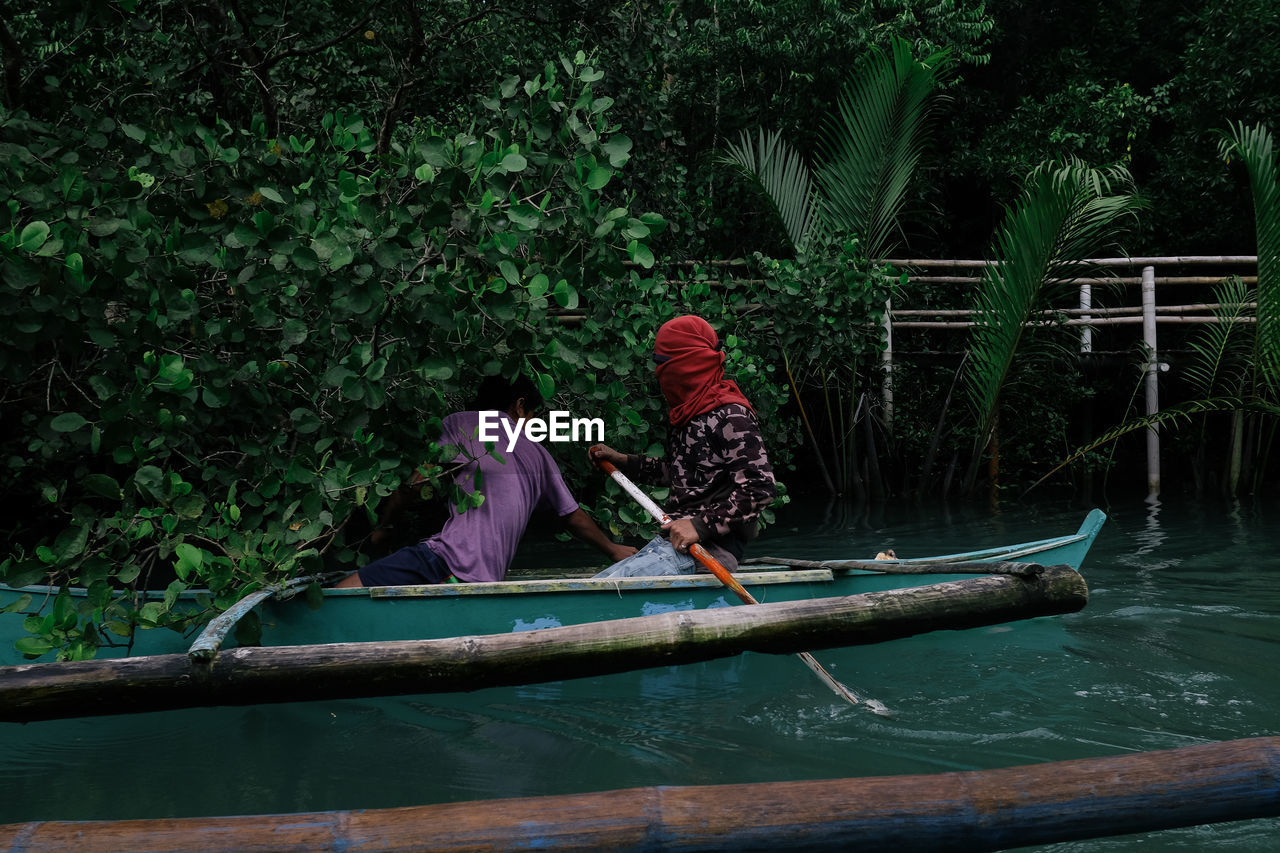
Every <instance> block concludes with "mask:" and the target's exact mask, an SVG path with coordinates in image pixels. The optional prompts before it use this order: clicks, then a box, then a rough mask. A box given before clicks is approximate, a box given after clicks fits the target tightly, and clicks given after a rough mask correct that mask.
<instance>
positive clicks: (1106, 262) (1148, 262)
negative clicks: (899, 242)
mask: <svg viewBox="0 0 1280 853" xmlns="http://www.w3.org/2000/svg"><path fill="white" fill-rule="evenodd" d="M1257 262H1258V256H1257V255H1169V256H1162V257H1145V256H1139V257H1135V258H1086V259H1084V260H1081V261H1078V262H1076V263H1078V264H1080V265H1081V266H1097V267H1144V266H1210V265H1214V264H1222V265H1224V266H1225V265H1235V264H1256V263H1257ZM885 263H888V264H893V266H895V267H897V268H898V269H902V268H903V267H924V268H926V269H983V268H985V267H988V266H995V265H997V264H996V262H993V261H982V260H951V259H945V258H890V259H889V260H887V261H885Z"/></svg>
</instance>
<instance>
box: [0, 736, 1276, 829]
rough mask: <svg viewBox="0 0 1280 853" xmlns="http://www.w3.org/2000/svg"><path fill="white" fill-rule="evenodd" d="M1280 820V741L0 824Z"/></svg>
mask: <svg viewBox="0 0 1280 853" xmlns="http://www.w3.org/2000/svg"><path fill="white" fill-rule="evenodd" d="M1276 815H1280V738H1277V737H1258V738H1250V739H1247V740H1236V741H1225V742H1221V743H1208V744H1200V745H1197V746H1188V747H1183V748H1181V749H1170V750H1162V751H1158V752H1144V753H1137V754H1129V755H1116V756H1108V757H1103V758H1085V759H1076V760H1073V761H1055V762H1047V763H1043V764H1033V765H1025V766H1021V767H1008V768H1001V769H996V770H977V771H960V772H951V773H937V774H931V775H917V776H879V777H869V778H863V779H824V780H814V781H808V780H807V781H799V782H772V783H757V784H737V785H706V786H696V787H650V788H632V789H629V790H618V791H603V792H597V793H587V794H567V795H559V796H545V797H525V798H519V799H507V800H482V801H475V802H462V803H441V804H438V805H428V806H411V807H407V808H395V809H360V810H353V811H339V812H312V813H303V814H288V815H260V816H238V817H207V818H177V819H172V818H171V819H159V820H122V821H32V822H28V823H15V824H9V825H8V826H0V845H3V846H4V847H6V848H7V849H11V850H23V851H26V853H49V851H62V850H73V849H74V850H81V851H97V850H132V851H137V853H159V851H186V850H200V851H203V853H219V851H267V850H271V851H308V853H309V852H310V851H315V850H335V851H336V850H342V851H348V850H362V851H409V850H414V851H416V850H422V849H427V848H429V849H431V850H435V851H464V850H466V851H477V850H512V849H517V848H519V849H524V848H536V849H539V850H619V851H629V850H635V851H640V850H643V851H693V850H743V851H746V850H759V851H766V850H767V851H774V850H803V851H827V850H830V851H846V850H855V851H858V853H913V851H928V853H978V851H993V850H1004V849H1008V848H1011V847H1021V846H1026V845H1032V844H1048V843H1057V842H1063V841H1078V840H1082V839H1089V838H1104V837H1107V836H1113V835H1121V834H1127V833H1135V832H1151V831H1154V830H1162V829H1171V828H1174V827H1182V826H1195V825H1200V824H1208V823H1219V822H1223V821H1234V820H1245V819H1250V818H1265V817H1274V816H1276Z"/></svg>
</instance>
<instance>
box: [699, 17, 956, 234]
mask: <svg viewBox="0 0 1280 853" xmlns="http://www.w3.org/2000/svg"><path fill="white" fill-rule="evenodd" d="M949 65H950V61H949V59H948V56H947V53H946V52H945V51H943V52H940V53H936V54H933V55H932V56H929V57H928V58H926V59H925V60H923V61H919V60H917V59H916V58H915V57H914V56H913V55H912V52H911V46H910V44H908V43H907V42H906V41H904V40H903V39H894V41H893V44H892V46H891V49H890V51H889V52H888V53H885V52H883V51H880V50H873V51H872V52H871V53H870V54H868V56H867V57H866V58H865V59H864V60H863V62H862V63H861V65H859V67H858V68H857V69H856V70H855V71H854V73H853V74H852V75H851V77H850V79H849V82H848V83H847V84H845V86H844V88H843V89H842V90H841V92H840V96H839V98H838V100H837V103H836V112H835V114H834V115H833V116H831V117H829V118H828V119H827V121H826V124H825V127H824V128H823V133H822V136H821V143H820V150H819V159H818V165H817V166H816V167H815V168H814V169H813V171H810V168H809V166H808V165H806V163H805V161H804V158H802V157H801V156H800V155H799V153H797V152H796V151H795V149H793V148H792V147H791V146H790V145H788V144H787V142H786V140H784V139H783V138H782V134H781V133H779V132H778V131H765V130H763V129H761V130H758V131H757V132H756V134H755V136H754V137H753V136H752V135H751V134H750V133H748V132H746V131H743V132H742V134H741V135H740V137H739V139H738V143H737V144H736V145H733V144H731V145H730V146H729V150H728V154H727V155H726V156H725V157H724V161H725V162H727V163H730V164H732V165H735V166H737V167H739V168H740V169H742V171H743V172H745V173H746V174H747V175H748V176H750V177H751V178H752V179H753V180H754V181H756V183H757V184H758V185H759V186H760V188H761V189H763V190H764V193H765V195H766V196H767V197H768V199H769V201H770V203H771V204H772V206H773V208H774V210H776V211H777V213H778V215H779V217H780V218H781V220H782V224H783V227H784V228H785V229H786V232H787V237H788V239H789V240H790V241H791V245H792V247H793V248H794V249H795V250H796V253H797V254H801V255H803V254H807V253H808V252H809V251H810V250H811V249H813V248H814V247H816V246H817V245H819V244H822V243H827V242H831V241H834V242H837V243H838V242H843V241H844V240H847V239H849V238H850V237H856V238H857V239H858V240H859V241H860V242H861V244H862V249H863V251H864V252H865V253H866V255H867V257H869V258H873V259H881V258H884V257H885V256H886V255H887V253H888V251H889V249H890V248H891V247H892V246H893V243H894V240H895V234H896V232H897V230H898V215H899V213H901V211H902V206H903V203H904V202H905V200H906V193H907V189H908V187H909V185H910V183H911V178H912V176H913V175H914V174H915V169H916V165H917V164H918V163H919V161H920V156H921V153H922V152H923V150H924V148H925V146H926V144H927V142H928V118H929V112H930V108H931V107H932V105H933V102H934V91H935V90H936V89H937V87H938V81H939V78H940V76H941V75H942V74H943V73H944V72H945V71H946V69H947V68H948V66H949Z"/></svg>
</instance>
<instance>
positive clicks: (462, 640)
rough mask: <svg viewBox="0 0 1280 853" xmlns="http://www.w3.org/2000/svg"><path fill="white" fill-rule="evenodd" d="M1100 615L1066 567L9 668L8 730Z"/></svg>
mask: <svg viewBox="0 0 1280 853" xmlns="http://www.w3.org/2000/svg"><path fill="white" fill-rule="evenodd" d="M1087 601H1088V588H1087V586H1086V585H1085V582H1084V579H1083V578H1082V577H1080V575H1079V574H1077V573H1076V572H1075V571H1073V570H1072V569H1070V568H1068V567H1066V566H1051V567H1048V568H1045V569H1044V571H1042V572H1039V573H1032V574H1024V575H1007V574H1006V575H999V576H988V577H976V578H966V579H963V580H958V581H950V582H945V583H937V584H930V585H926V586H919V587H911V588H906V589H896V590H890V591H885V592H873V593H864V594H862V595H851V596H837V597H832V598H819V599H814V600H809V601H792V602H778V603H773V604H760V605H756V606H753V607H734V608H728V607H725V608H716V609H710V610H692V611H681V612H673V613H661V614H656V615H652V616H641V617H635V618H630V619H618V620H613V621H607V622H594V623H588V624H585V625H571V626H566V627H561V628H545V629H541V630H535V631H526V632H519V633H509V634H492V635H485V636H472V637H452V638H448V639H440V640H410V641H396V642H374V643H335V644H328V645H310V646H282V647H276V648H236V649H231V650H230V651H223V652H222V653H221V654H219V655H218V656H217V658H215V659H213V660H212V661H211V662H205V661H199V662H197V661H193V660H192V659H191V658H190V657H189V656H188V655H185V654H170V655H153V656H147V657H134V658H117V659H106V660H90V661H71V662H63V663H36V664H23V665H19V666H8V667H0V721H4V722H29V721H32V720H44V719H56V718H62V717H84V716H98V715H107V714H122V713H133V712H139V711H155V710H169V709H174V708H192V707H200V706H207V705H251V704H258V703H266V702H293V701H303V700H316V699H337V698H352V697H368V696H392V695H404V694H417V693H444V692H453V691H466V690H478V689H480V688H484V687H495V686H502V685H513V684H534V683H540V682H547V681H560V680H563V679H566V678H583V677H588V676H599V675H607V674H611V673H617V672H626V671H630V670H635V669H644V668H648V667H655V666H669V665H672V664H683V663H692V662H697V661H705V660H712V659H714V658H720V657H728V656H731V655H737V654H741V653H742V652H747V651H751V652H764V653H771V654H794V653H797V652H802V651H806V650H809V649H823V648H832V647H836V646H852V645H865V644H870V643H879V642H884V641H887V640H893V639H899V638H902V637H909V636H914V635H916V634H922V633H927V632H930V631H938V630H959V629H964V628H971V627H977V626H981V625H993V624H1000V623H1004V622H1009V621H1012V620H1016V619H1028V618H1032V617H1036V616H1048V615H1057V614H1062V613H1072V612H1075V611H1077V610H1080V609H1081V608H1083V607H1084V605H1085V603H1086V602H1087Z"/></svg>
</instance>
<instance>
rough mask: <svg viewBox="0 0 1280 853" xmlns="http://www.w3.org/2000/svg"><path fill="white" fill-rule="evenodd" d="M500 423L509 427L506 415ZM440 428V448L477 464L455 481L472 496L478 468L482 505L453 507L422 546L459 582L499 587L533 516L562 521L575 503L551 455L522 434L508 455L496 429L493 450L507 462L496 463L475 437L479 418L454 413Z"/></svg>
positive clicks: (503, 437) (502, 431)
mask: <svg viewBox="0 0 1280 853" xmlns="http://www.w3.org/2000/svg"><path fill="white" fill-rule="evenodd" d="M499 417H500V418H501V419H502V420H503V421H505V422H506V423H507V424H508V425H512V424H513V421H512V420H511V418H509V417H507V415H506V414H505V413H502V414H500V415H499ZM491 422H492V419H491ZM442 424H443V428H444V430H443V432H442V433H441V435H440V444H441V445H447V444H452V445H456V446H458V447H460V448H462V449H463V452H461V453H459V455H458V457H457V461H459V462H461V461H463V460H464V459H467V458H469V457H475V459H476V461H473V462H470V463H468V464H467V466H466V467H465V468H463V469H462V470H461V471H459V472H458V474H457V475H456V476H455V477H454V481H455V482H456V483H457V484H458V486H459V487H461V488H462V489H463V490H464V491H467V492H471V491H474V490H475V469H476V465H479V466H480V470H481V471H482V472H483V476H482V477H481V484H480V485H481V491H482V492H483V493H484V503H482V504H480V506H478V507H472V508H470V509H468V510H467V511H466V512H462V513H459V512H458V510H457V508H456V507H454V506H452V505H451V506H450V507H449V520H448V521H447V522H445V525H444V529H443V530H441V531H440V532H439V533H438V534H436V535H435V536H432V537H431V538H430V539H427V540H425V543H426V545H427V546H428V547H429V548H430V549H431V550H432V551H435V552H436V553H437V554H439V555H440V557H441V558H443V559H444V561H445V563H446V564H447V565H448V566H449V571H451V572H453V576H454V577H456V578H457V579H458V580H461V581H468V582H475V581H500V580H502V579H503V578H504V577H506V575H507V566H508V565H510V564H511V559H512V557H514V556H515V553H516V546H517V545H519V544H520V537H521V536H523V535H524V529H525V526H526V525H527V524H528V523H529V516H530V515H532V514H533V511H534V510H536V509H544V510H550V511H551V512H554V513H555V514H556V515H557V516H559V517H563V516H566V515H568V514H569V513H571V512H573V511H574V510H576V509H577V508H578V502H577V501H576V500H574V498H573V495H572V494H571V493H570V492H569V488H568V487H567V486H566V485H565V484H564V477H563V476H561V474H560V468H559V467H558V466H557V465H556V463H555V460H554V459H552V458H551V454H550V453H547V451H546V448H544V447H543V446H542V445H541V444H538V443H537V442H533V441H529V440H528V439H527V438H525V437H524V434H523V433H521V434H520V437H519V438H517V439H516V444H515V448H514V449H512V451H511V452H510V453H508V452H507V443H508V438H507V433H506V431H505V429H504V428H503V427H502V426H501V425H499V426H498V428H497V430H496V431H495V432H496V434H497V437H498V440H497V441H496V442H495V443H494V449H495V450H496V451H497V452H498V454H499V455H500V456H501V457H502V458H503V459H504V460H505V462H499V461H498V460H497V459H494V458H493V457H492V456H490V455H489V453H488V451H487V450H485V446H484V442H482V441H480V439H479V438H478V437H477V435H478V432H479V427H480V413H479V412H457V413H455V414H452V415H449V416H448V417H446V418H445V419H444V421H443V422H442ZM464 454H465V455H464Z"/></svg>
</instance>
